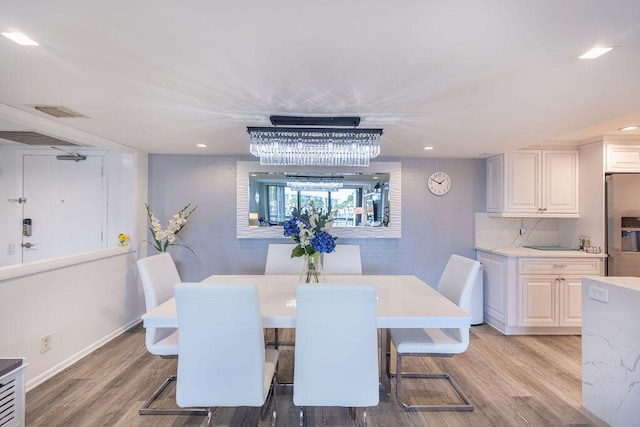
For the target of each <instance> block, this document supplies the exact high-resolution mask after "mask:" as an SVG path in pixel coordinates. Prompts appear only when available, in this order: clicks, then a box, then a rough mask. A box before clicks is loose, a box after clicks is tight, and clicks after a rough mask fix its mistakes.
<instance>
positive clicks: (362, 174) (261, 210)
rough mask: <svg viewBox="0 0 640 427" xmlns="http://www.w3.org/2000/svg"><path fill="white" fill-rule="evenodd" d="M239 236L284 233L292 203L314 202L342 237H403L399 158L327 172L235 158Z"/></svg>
mask: <svg viewBox="0 0 640 427" xmlns="http://www.w3.org/2000/svg"><path fill="white" fill-rule="evenodd" d="M236 173H237V217H236V235H237V237H238V238H278V237H283V234H282V233H283V229H282V224H283V223H284V221H286V220H287V219H289V218H290V217H291V210H292V208H294V207H297V208H301V207H304V206H306V205H307V204H308V203H309V201H310V200H313V201H314V203H315V204H316V206H317V207H321V208H323V209H331V211H333V212H335V214H334V228H333V232H332V234H334V235H335V236H338V237H364V238H399V237H401V236H402V224H401V218H402V207H401V195H402V182H401V165H400V163H399V162H377V163H371V165H370V166H369V167H366V168H362V167H351V168H349V167H346V168H340V169H332V170H329V171H328V170H327V168H309V167H304V168H303V167H300V166H277V167H276V166H262V165H260V163H259V162H242V161H241V162H237V171H236Z"/></svg>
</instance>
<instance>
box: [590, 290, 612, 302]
mask: <svg viewBox="0 0 640 427" xmlns="http://www.w3.org/2000/svg"><path fill="white" fill-rule="evenodd" d="M589 298H591V299H593V300H596V301H600V302H604V303H608V302H609V291H608V290H606V289H602V288H598V287H597V286H589Z"/></svg>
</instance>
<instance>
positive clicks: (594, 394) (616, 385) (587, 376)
mask: <svg viewBox="0 0 640 427" xmlns="http://www.w3.org/2000/svg"><path fill="white" fill-rule="evenodd" d="M638 307H640V278H638V277H585V278H584V279H583V280H582V405H583V406H584V407H585V408H587V409H588V410H590V411H591V412H593V413H594V414H595V415H597V416H598V417H600V418H602V419H603V420H604V421H606V422H607V423H609V424H611V425H612V426H631V425H638V419H639V418H640V328H639V327H638V325H640V310H638Z"/></svg>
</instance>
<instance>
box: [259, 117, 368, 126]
mask: <svg viewBox="0 0 640 427" xmlns="http://www.w3.org/2000/svg"><path fill="white" fill-rule="evenodd" d="M269 120H271V124H272V125H274V126H343V127H357V126H358V125H360V117H358V116H341V117H302V116H277V115H272V116H270V117H269Z"/></svg>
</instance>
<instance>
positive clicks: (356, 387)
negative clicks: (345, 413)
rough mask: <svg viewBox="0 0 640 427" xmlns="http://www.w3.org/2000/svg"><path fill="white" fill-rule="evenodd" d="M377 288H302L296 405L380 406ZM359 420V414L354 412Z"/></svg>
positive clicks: (299, 293)
mask: <svg viewBox="0 0 640 427" xmlns="http://www.w3.org/2000/svg"><path fill="white" fill-rule="evenodd" d="M376 311H377V299H376V288H375V286H372V285H349V284H331V285H306V284H304V285H303V284H301V285H298V288H297V295H296V348H295V358H294V371H293V403H294V404H295V405H297V406H300V407H301V408H300V425H303V421H304V412H305V411H304V407H308V406H338V407H351V408H356V407H358V408H360V407H364V408H365V409H364V411H363V416H364V422H365V425H366V423H367V415H366V414H367V413H366V407H371V406H376V405H378V399H379V378H378V352H377V349H378V334H377V325H376ZM354 418H355V410H354Z"/></svg>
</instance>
